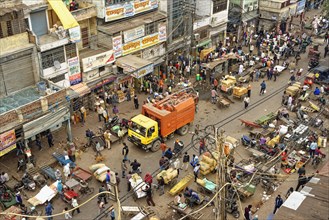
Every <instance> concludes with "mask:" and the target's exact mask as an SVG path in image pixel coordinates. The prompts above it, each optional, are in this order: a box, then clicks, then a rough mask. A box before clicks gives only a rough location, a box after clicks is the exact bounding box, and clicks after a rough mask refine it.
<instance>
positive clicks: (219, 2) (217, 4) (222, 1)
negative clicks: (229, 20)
mask: <svg viewBox="0 0 329 220" xmlns="http://www.w3.org/2000/svg"><path fill="white" fill-rule="evenodd" d="M226 9H227V0H213V14H215V13H218V12H221V11H224V10H226Z"/></svg>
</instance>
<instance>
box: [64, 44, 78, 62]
mask: <svg viewBox="0 0 329 220" xmlns="http://www.w3.org/2000/svg"><path fill="white" fill-rule="evenodd" d="M65 53H66V58H67V59H70V58H73V57H76V56H77V50H76V47H75V44H67V45H65Z"/></svg>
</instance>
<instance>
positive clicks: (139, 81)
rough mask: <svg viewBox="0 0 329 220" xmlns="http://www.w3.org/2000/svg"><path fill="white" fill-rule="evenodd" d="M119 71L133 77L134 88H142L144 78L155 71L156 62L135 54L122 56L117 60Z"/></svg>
mask: <svg viewBox="0 0 329 220" xmlns="http://www.w3.org/2000/svg"><path fill="white" fill-rule="evenodd" d="M116 64H117V66H118V71H119V72H121V73H124V74H126V75H130V76H132V77H133V83H134V88H135V89H137V90H140V89H141V85H143V83H144V78H145V77H146V76H147V75H149V74H151V73H153V71H154V64H153V63H152V62H151V61H148V60H144V59H141V58H139V57H137V56H134V55H128V56H125V57H120V58H118V59H117V62H116Z"/></svg>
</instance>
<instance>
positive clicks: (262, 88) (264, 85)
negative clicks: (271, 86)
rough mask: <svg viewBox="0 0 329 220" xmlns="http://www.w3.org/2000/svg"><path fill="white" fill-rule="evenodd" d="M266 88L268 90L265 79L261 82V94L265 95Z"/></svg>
mask: <svg viewBox="0 0 329 220" xmlns="http://www.w3.org/2000/svg"><path fill="white" fill-rule="evenodd" d="M265 90H266V83H265V80H263V82H262V83H261V84H260V92H259V95H263V94H264V93H265Z"/></svg>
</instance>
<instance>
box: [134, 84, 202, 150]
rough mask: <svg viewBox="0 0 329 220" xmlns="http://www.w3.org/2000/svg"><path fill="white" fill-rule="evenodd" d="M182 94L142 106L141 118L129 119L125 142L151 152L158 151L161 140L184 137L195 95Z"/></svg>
mask: <svg viewBox="0 0 329 220" xmlns="http://www.w3.org/2000/svg"><path fill="white" fill-rule="evenodd" d="M187 91H188V90H186V89H185V90H182V91H179V92H177V93H174V94H172V95H170V96H168V97H166V98H165V99H163V100H160V101H155V102H154V103H147V104H144V105H143V107H142V114H139V115H137V116H135V117H133V118H132V119H131V124H130V126H129V128H128V141H130V142H132V143H134V144H135V145H137V146H139V147H142V148H143V149H144V150H151V151H153V152H155V151H157V150H159V148H160V144H161V140H165V139H167V138H171V137H173V135H174V133H175V131H177V133H178V134H180V135H185V134H187V133H188V128H189V124H191V123H192V122H193V121H194V116H195V108H196V104H197V95H196V93H194V90H193V91H190V92H187Z"/></svg>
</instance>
